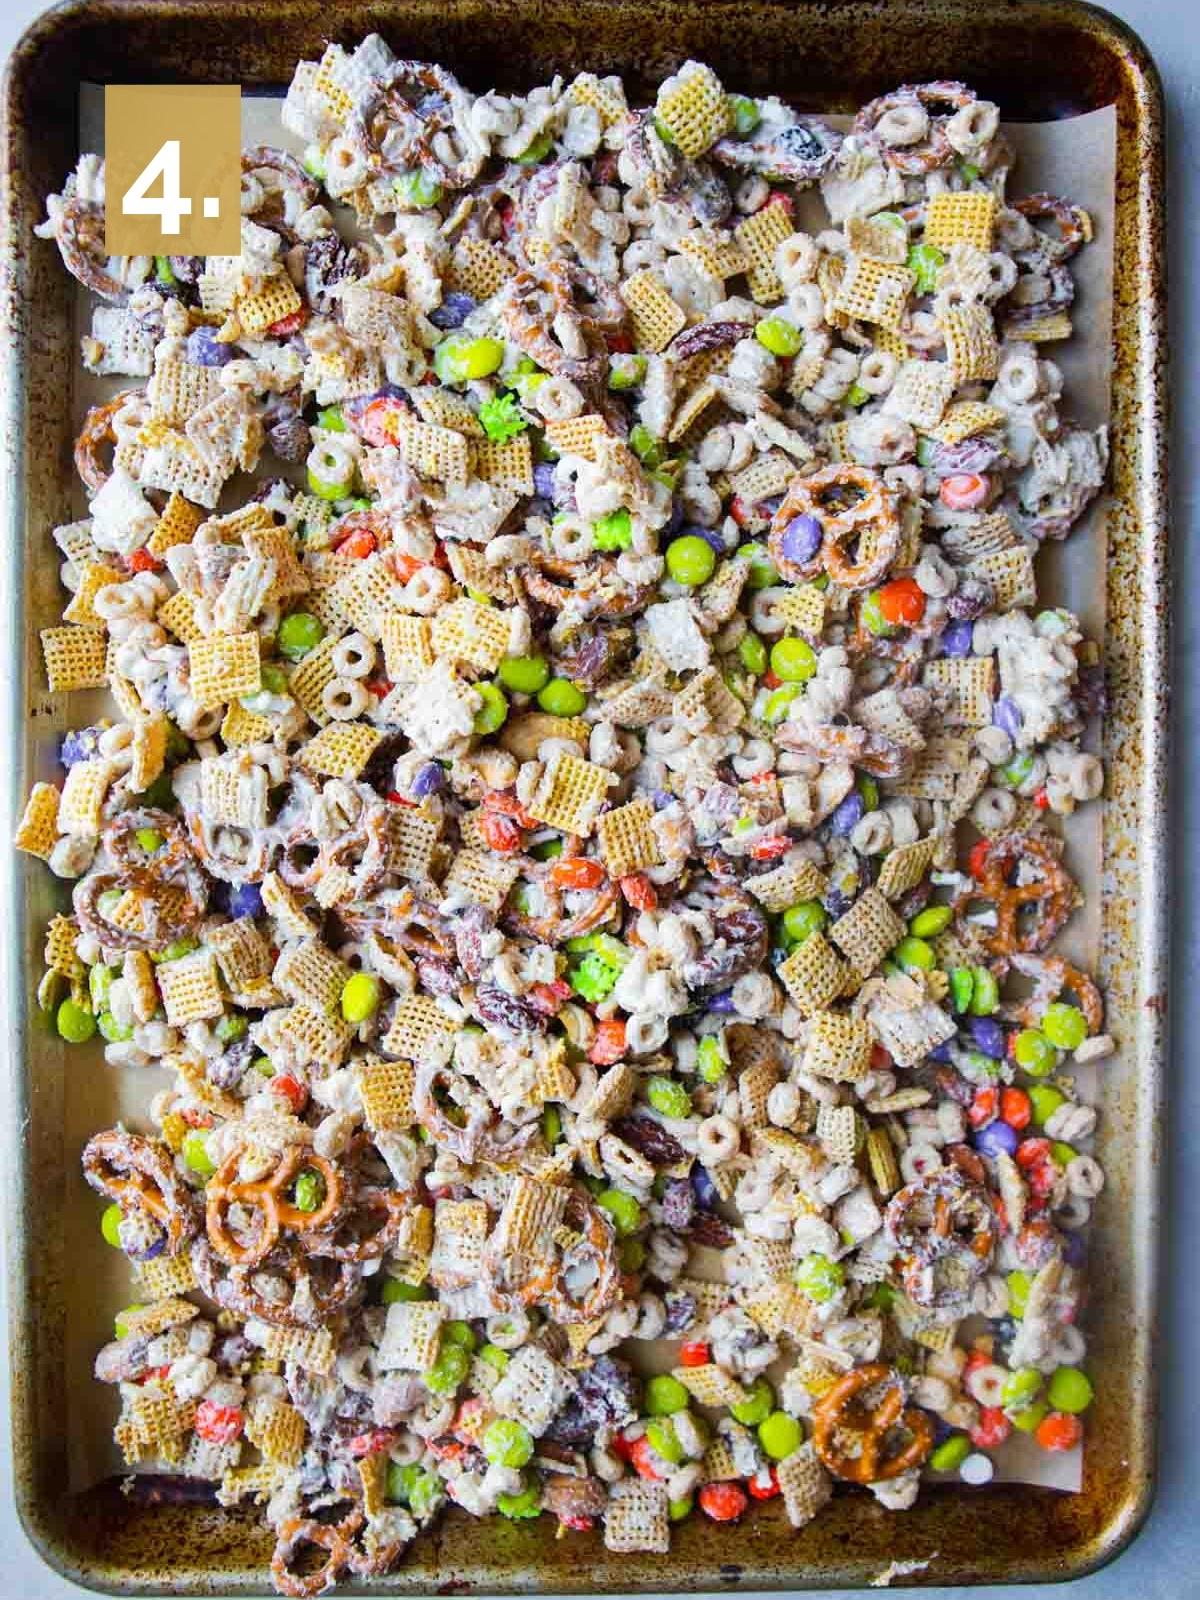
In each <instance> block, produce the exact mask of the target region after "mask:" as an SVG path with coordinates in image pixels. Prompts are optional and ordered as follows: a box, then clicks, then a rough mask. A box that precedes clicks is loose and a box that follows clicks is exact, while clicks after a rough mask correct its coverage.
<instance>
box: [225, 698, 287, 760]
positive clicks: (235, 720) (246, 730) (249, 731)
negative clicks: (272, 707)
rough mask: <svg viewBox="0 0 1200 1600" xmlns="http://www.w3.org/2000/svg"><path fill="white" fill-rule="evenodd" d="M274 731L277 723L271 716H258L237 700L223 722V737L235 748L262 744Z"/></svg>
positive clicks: (227, 743)
mask: <svg viewBox="0 0 1200 1600" xmlns="http://www.w3.org/2000/svg"><path fill="white" fill-rule="evenodd" d="M274 732H275V724H274V723H273V722H272V721H271V719H270V717H259V716H256V715H255V713H254V712H253V711H247V710H246V708H245V706H243V705H241V704H239V702H238V701H236V700H234V701H233V702H232V703H231V704H230V706H229V709H228V710H227V711H226V713H225V719H224V721H223V722H222V723H221V738H222V739H223V740H224V741H225V743H226V745H228V746H230V747H231V748H233V749H241V748H242V747H243V746H244V745H249V744H262V742H263V741H264V740H265V739H270V738H271V737H272V735H273V734H274Z"/></svg>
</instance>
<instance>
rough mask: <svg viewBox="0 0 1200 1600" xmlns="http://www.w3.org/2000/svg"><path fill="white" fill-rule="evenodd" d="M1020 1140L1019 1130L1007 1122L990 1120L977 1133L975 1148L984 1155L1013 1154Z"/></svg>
mask: <svg viewBox="0 0 1200 1600" xmlns="http://www.w3.org/2000/svg"><path fill="white" fill-rule="evenodd" d="M1020 1142H1021V1137H1020V1135H1019V1134H1018V1132H1017V1130H1016V1129H1015V1128H1010V1127H1009V1125H1008V1123H1007V1122H1000V1121H996V1122H989V1123H988V1125H987V1127H986V1128H980V1130H979V1132H978V1133H977V1134H976V1135H975V1148H976V1150H978V1151H979V1153H980V1155H982V1156H993V1157H994V1156H1011V1155H1012V1154H1013V1152H1014V1151H1015V1150H1016V1148H1017V1146H1018V1144H1020Z"/></svg>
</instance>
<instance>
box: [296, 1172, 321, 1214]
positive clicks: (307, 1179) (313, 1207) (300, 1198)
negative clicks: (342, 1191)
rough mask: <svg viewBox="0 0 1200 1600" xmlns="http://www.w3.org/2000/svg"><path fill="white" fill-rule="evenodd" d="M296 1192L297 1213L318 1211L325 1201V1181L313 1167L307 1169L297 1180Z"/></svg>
mask: <svg viewBox="0 0 1200 1600" xmlns="http://www.w3.org/2000/svg"><path fill="white" fill-rule="evenodd" d="M295 1192H296V1210H297V1211H306V1212H308V1211H318V1210H319V1209H320V1207H321V1204H322V1202H323V1201H324V1199H325V1179H324V1178H323V1177H322V1176H321V1174H320V1173H319V1172H314V1171H313V1169H312V1168H311V1167H305V1169H304V1171H303V1172H301V1173H300V1175H299V1176H298V1177H297V1179H296V1184H295Z"/></svg>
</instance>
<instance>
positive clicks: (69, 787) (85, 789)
mask: <svg viewBox="0 0 1200 1600" xmlns="http://www.w3.org/2000/svg"><path fill="white" fill-rule="evenodd" d="M115 776H116V768H115V767H114V766H113V764H112V762H111V761H106V760H105V759H104V757H103V756H97V757H95V758H94V759H93V760H91V761H77V762H76V763H75V765H74V766H73V767H72V768H71V769H70V771H69V772H68V773H67V775H66V777H65V778H64V779H63V786H62V793H61V795H60V796H59V801H58V831H59V833H73V834H78V835H80V836H81V837H83V838H94V837H95V835H96V834H98V833H99V831H100V809H101V807H102V806H103V804H104V799H105V796H106V795H107V793H108V786H109V784H110V783H111V782H112V780H113V778H114V777H115Z"/></svg>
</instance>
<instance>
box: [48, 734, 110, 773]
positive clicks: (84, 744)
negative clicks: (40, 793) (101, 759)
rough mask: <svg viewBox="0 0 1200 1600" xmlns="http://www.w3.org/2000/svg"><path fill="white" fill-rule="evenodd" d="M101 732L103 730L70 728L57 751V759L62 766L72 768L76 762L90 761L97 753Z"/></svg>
mask: <svg viewBox="0 0 1200 1600" xmlns="http://www.w3.org/2000/svg"><path fill="white" fill-rule="evenodd" d="M103 732H104V729H103V728H72V729H71V731H70V733H68V734H67V735H66V736H65V737H64V738H63V742H62V745H61V746H60V749H59V756H58V759H59V760H60V761H61V763H62V764H63V766H64V767H73V766H75V765H76V763H77V762H80V761H90V760H91V759H92V757H93V756H94V755H96V754H97V753H98V752H99V749H100V735H101V734H102V733H103Z"/></svg>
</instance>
